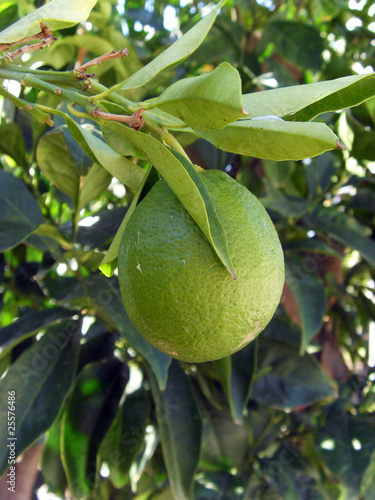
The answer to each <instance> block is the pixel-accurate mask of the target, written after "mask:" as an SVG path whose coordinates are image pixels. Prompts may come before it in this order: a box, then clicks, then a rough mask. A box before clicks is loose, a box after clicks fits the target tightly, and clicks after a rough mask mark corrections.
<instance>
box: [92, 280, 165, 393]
mask: <svg viewBox="0 0 375 500" xmlns="http://www.w3.org/2000/svg"><path fill="white" fill-rule="evenodd" d="M85 283H86V287H87V291H88V293H89V294H90V297H91V298H92V299H93V300H94V302H95V303H96V304H97V305H98V306H99V307H100V308H101V309H102V311H103V312H104V313H105V314H106V315H108V317H110V318H111V320H112V321H113V322H114V323H115V325H116V327H117V328H118V330H119V332H120V334H121V335H122V336H123V337H124V338H125V339H127V340H128V341H129V343H130V344H131V346H132V347H134V349H136V350H137V351H139V352H140V353H141V354H142V356H144V357H145V359H146V360H147V361H148V362H149V364H150V366H151V367H152V370H153V372H154V374H155V376H156V378H157V381H158V384H159V386H160V387H162V388H163V387H165V384H166V381H167V376H168V369H169V364H170V362H171V358H170V356H167V355H166V354H164V353H162V352H160V351H159V350H158V349H156V347H154V346H152V345H151V344H149V343H148V342H147V340H145V339H144V338H143V337H142V335H141V334H140V333H139V332H138V330H137V329H136V328H135V326H134V325H133V323H132V322H131V321H130V319H129V317H128V315H127V313H126V311H125V308H124V304H123V302H122V300H121V296H120V292H119V290H118V288H115V287H114V286H113V285H112V283H111V282H110V280H108V279H106V278H104V277H103V276H95V275H92V276H90V277H88V278H87V279H86V282H85ZM116 284H117V282H116Z"/></svg>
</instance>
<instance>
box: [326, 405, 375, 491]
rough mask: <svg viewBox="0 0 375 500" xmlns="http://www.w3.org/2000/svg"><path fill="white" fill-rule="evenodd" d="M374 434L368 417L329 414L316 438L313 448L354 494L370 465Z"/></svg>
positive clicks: (371, 420)
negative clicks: (314, 447) (316, 448)
mask: <svg viewBox="0 0 375 500" xmlns="http://www.w3.org/2000/svg"><path fill="white" fill-rule="evenodd" d="M374 435H375V421H374V419H373V418H372V417H371V416H368V417H367V416H362V415H358V416H354V415H350V414H349V415H347V414H344V413H332V414H331V416H330V417H329V418H328V420H327V422H326V425H325V426H324V427H323V428H321V429H319V431H318V433H317V436H316V446H317V447H318V451H319V454H320V455H321V457H322V458H323V460H324V461H325V463H326V464H327V466H328V467H329V468H330V469H331V470H332V472H334V473H335V474H336V475H337V476H339V477H340V479H341V480H342V481H343V482H344V484H347V485H348V486H349V487H350V488H352V489H353V490H354V492H355V493H358V492H359V490H360V486H361V479H362V477H363V474H364V473H365V471H366V469H367V467H368V466H369V464H370V460H371V454H372V453H373V451H374V439H373V436H374ZM372 479H373V478H372Z"/></svg>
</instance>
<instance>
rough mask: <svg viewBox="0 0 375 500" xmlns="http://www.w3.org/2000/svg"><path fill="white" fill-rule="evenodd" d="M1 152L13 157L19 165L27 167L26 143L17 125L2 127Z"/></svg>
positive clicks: (3, 125)
mask: <svg viewBox="0 0 375 500" xmlns="http://www.w3.org/2000/svg"><path fill="white" fill-rule="evenodd" d="M0 152H1V153H3V154H6V155H9V156H11V157H12V158H13V159H14V160H15V161H16V162H17V163H18V165H25V141H24V140H23V137H22V132H21V130H20V128H19V126H18V125H16V124H15V123H2V124H1V125H0Z"/></svg>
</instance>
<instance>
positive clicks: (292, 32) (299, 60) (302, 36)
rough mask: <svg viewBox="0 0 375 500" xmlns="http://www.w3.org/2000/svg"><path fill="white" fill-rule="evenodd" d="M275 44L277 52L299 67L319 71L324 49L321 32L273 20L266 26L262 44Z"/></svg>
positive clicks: (304, 25) (264, 45)
mask: <svg viewBox="0 0 375 500" xmlns="http://www.w3.org/2000/svg"><path fill="white" fill-rule="evenodd" d="M271 42H272V43H273V44H274V45H275V47H276V50H277V52H279V53H280V54H282V55H283V56H284V57H285V58H287V59H288V60H289V61H291V62H293V63H294V64H296V65H297V66H302V67H304V68H309V69H311V70H315V71H317V70H319V69H320V66H321V63H322V56H321V53H322V52H323V49H324V44H323V39H322V37H321V36H320V33H319V31H318V30H317V29H316V28H315V27H313V26H309V25H307V24H303V23H300V22H296V21H289V20H286V19H273V18H271V21H270V22H269V23H268V24H267V25H266V26H265V28H264V31H263V35H262V40H261V42H260V44H261V45H262V46H263V47H264V48H265V47H266V46H267V45H268V44H269V43H271Z"/></svg>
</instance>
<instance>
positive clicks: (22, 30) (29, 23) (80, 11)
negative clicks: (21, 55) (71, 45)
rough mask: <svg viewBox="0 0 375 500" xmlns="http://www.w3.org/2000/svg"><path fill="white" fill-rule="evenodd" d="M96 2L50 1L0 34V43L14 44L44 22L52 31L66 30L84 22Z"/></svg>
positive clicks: (38, 28)
mask: <svg viewBox="0 0 375 500" xmlns="http://www.w3.org/2000/svg"><path fill="white" fill-rule="evenodd" d="M96 1H97V0H80V2H79V3H77V2H76V1H75V0H52V1H51V2H49V3H48V4H46V5H43V7H40V8H39V9H36V10H34V12H31V13H30V14H28V15H27V16H25V17H23V18H21V19H20V20H19V21H17V22H16V23H14V24H12V25H11V26H9V27H8V28H6V29H5V30H4V31H2V32H1V33H0V43H9V42H16V41H18V40H21V38H24V37H26V36H30V35H33V34H35V33H38V32H39V31H40V22H41V21H44V23H46V24H47V26H48V27H49V28H51V29H52V30H58V29H62V28H68V27H69V26H74V25H75V24H78V23H81V22H82V21H86V19H87V17H88V15H89V14H90V12H91V9H92V8H93V7H94V5H95V4H96Z"/></svg>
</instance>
